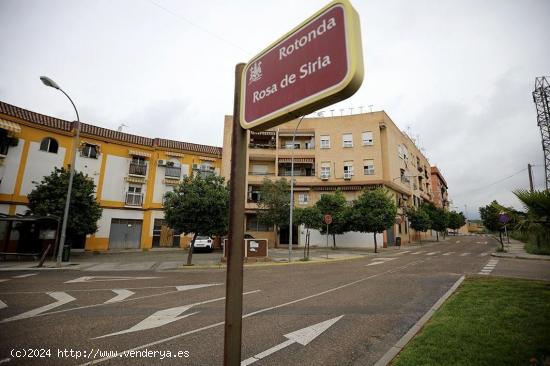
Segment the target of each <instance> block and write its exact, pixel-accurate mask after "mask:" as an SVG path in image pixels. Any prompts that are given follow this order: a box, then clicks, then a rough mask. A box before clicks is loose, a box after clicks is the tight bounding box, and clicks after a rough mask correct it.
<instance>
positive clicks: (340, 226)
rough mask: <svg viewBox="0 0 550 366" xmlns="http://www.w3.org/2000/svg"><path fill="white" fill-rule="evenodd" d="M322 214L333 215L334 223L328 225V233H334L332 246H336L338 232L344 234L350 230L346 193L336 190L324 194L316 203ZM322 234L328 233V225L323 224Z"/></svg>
mask: <svg viewBox="0 0 550 366" xmlns="http://www.w3.org/2000/svg"><path fill="white" fill-rule="evenodd" d="M315 207H317V209H319V211H320V212H321V214H322V215H327V214H328V215H331V216H332V224H330V225H328V233H329V235H332V246H333V248H336V234H344V233H345V232H347V231H349V225H348V221H349V220H348V216H349V215H347V213H346V211H347V208H348V206H347V202H346V198H345V197H344V194H343V193H342V192H341V191H340V190H336V192H335V193H334V194H323V195H321V198H320V199H319V201H317V202H316V203H315ZM320 232H321V234H326V233H327V226H326V225H321V230H320Z"/></svg>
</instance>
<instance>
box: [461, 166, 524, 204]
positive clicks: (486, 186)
mask: <svg viewBox="0 0 550 366" xmlns="http://www.w3.org/2000/svg"><path fill="white" fill-rule="evenodd" d="M533 166H534V165H533ZM526 170H527V168H523V169H521V170H520V171H518V172H516V173H514V174H512V175H509V176H507V177H505V178H502V179H499V180H497V181H496V182H493V183H490V184H487V185H485V186H482V187H478V188H474V189H470V190H468V191H466V192H462V193H458V194H455V195H454V196H455V197H456V196H461V195H464V194H466V193H471V192H475V191H479V190H482V189H485V188H489V187H491V186H494V185H495V184H498V183H500V182H504V181H505V180H507V179H510V178H512V177H515V176H516V175H518V174H521V173H523V172H524V171H526Z"/></svg>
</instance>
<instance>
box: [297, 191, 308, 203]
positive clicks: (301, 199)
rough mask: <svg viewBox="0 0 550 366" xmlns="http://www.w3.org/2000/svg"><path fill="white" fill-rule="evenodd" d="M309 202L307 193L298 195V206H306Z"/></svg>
mask: <svg viewBox="0 0 550 366" xmlns="http://www.w3.org/2000/svg"><path fill="white" fill-rule="evenodd" d="M308 202H309V195H308V194H307V193H299V194H298V204H299V205H307V204H308Z"/></svg>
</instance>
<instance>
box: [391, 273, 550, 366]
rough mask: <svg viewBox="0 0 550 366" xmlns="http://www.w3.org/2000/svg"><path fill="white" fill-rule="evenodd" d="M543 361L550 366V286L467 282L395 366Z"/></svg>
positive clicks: (503, 281)
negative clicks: (534, 359) (533, 359)
mask: <svg viewBox="0 0 550 366" xmlns="http://www.w3.org/2000/svg"><path fill="white" fill-rule="evenodd" d="M544 357H546V359H547V362H550V282H541V281H527V280H516V279H496V278H469V279H467V280H466V281H464V283H463V284H462V286H461V287H460V288H459V290H458V291H457V292H456V293H455V294H454V295H453V296H451V298H450V299H449V300H447V302H446V303H445V304H444V305H443V306H442V307H441V308H440V309H439V310H438V311H437V312H436V313H435V315H434V317H433V318H432V319H431V320H430V321H429V322H428V323H427V324H426V326H425V327H424V328H423V329H422V331H421V332H420V333H419V334H417V336H416V337H415V338H413V340H412V341H411V342H410V343H409V344H408V345H407V346H406V347H405V349H404V350H403V351H402V352H401V353H400V354H399V356H398V357H397V358H395V359H394V361H393V363H392V365H396V366H404V365H434V366H435V365H437V366H441V365H464V366H472V365H488V366H489V365H490V366H492V365H529V361H530V360H531V359H532V358H536V359H538V362H539V365H542V364H543V363H542V360H543V359H544ZM544 365H546V363H544Z"/></svg>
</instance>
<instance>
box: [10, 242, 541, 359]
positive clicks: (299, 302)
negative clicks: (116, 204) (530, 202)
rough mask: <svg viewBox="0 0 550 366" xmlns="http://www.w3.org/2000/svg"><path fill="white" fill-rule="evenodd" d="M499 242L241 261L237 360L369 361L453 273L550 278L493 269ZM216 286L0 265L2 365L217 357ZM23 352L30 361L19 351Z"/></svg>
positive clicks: (506, 267)
mask: <svg viewBox="0 0 550 366" xmlns="http://www.w3.org/2000/svg"><path fill="white" fill-rule="evenodd" d="M496 247H497V243H496V241H494V240H493V239H490V238H483V237H456V238H454V237H453V238H450V239H449V240H448V241H446V242H441V243H430V244H427V245H424V246H422V247H417V248H403V249H401V250H388V251H386V252H384V253H382V254H379V255H376V256H374V255H370V254H369V255H366V254H365V255H361V257H360V258H358V259H355V260H349V261H329V262H325V263H313V264H308V265H298V264H293V265H275V266H256V267H247V268H245V271H244V274H245V281H244V297H243V298H244V305H243V314H244V319H243V346H242V359H243V361H245V362H244V363H243V364H254V365H282V364H288V365H361V366H363V365H372V364H374V363H375V362H376V361H377V360H378V359H379V358H380V357H381V356H382V355H383V354H385V353H386V351H387V350H388V349H390V348H391V347H392V346H393V345H394V344H395V342H396V341H397V340H399V339H400V338H401V337H402V336H403V335H404V334H405V333H406V332H407V331H408V330H409V329H410V328H411V327H412V326H413V325H414V324H415V323H416V321H417V320H418V319H420V318H421V317H422V316H423V315H424V314H425V313H426V311H427V310H428V309H430V308H431V307H432V306H433V304H435V303H436V302H437V301H438V299H439V298H440V297H441V296H442V295H443V294H445V293H446V292H447V291H448V290H449V288H450V287H451V286H452V285H453V284H454V283H455V282H456V281H457V279H459V278H460V277H461V276H462V275H478V273H480V272H482V271H483V269H489V268H490V269H491V271H490V273H489V274H480V275H483V276H493V275H498V276H521V277H524V278H536V279H542V280H546V281H550V262H546V261H525V260H518V259H511V258H510V259H509V258H498V262H497V263H496V264H495V265H494V266H493V265H492V264H494V262H491V261H494V260H495V258H493V257H491V255H490V253H492V252H493V251H494V250H495V248H496ZM143 262H144V263H147V262H149V261H143ZM107 263H108V262H107ZM135 263H137V262H135ZM489 263H491V265H490V266H488V264H489ZM101 264H102V263H99V264H98V265H101ZM224 282H225V270H224V269H218V268H206V269H201V270H170V271H158V270H132V271H130V270H126V271H123V270H118V271H113V270H103V271H70V270H58V271H36V270H24V271H23V270H21V271H2V272H0V301H1V302H0V364H1V365H2V366H3V365H27V364H30V365H33V364H40V365H87V364H91V362H92V361H93V362H94V364H102V365H150V364H163V365H175V364H182V363H183V364H186V365H221V364H222V363H223V362H222V357H223V320H224V296H225V285H224ZM29 350H33V353H32V354H33V355H35V356H38V357H33V358H28V357H22V355H23V353H27V354H28V351H29ZM71 351H72V354H71ZM168 351H169V352H171V354H170V357H168ZM108 352H111V354H107V353H108ZM115 352H118V353H117V354H116V355H115V354H114V353H115ZM124 352H126V353H124ZM178 352H179V353H178ZM40 356H43V357H40ZM138 356H139V357H138Z"/></svg>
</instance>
